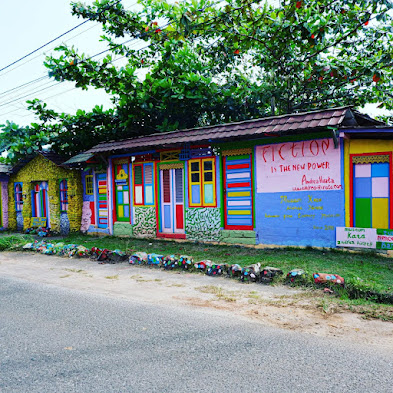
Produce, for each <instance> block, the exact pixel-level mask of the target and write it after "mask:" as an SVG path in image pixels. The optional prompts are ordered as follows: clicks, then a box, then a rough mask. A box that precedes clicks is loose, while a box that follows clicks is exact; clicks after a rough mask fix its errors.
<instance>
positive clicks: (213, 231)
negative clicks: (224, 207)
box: [186, 207, 221, 241]
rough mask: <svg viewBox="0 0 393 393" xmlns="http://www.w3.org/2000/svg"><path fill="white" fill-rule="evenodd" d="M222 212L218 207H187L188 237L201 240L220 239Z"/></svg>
mask: <svg viewBox="0 0 393 393" xmlns="http://www.w3.org/2000/svg"><path fill="white" fill-rule="evenodd" d="M220 232H221V213H220V209H218V208H211V207H205V208H187V209H186V233H187V239H190V240H199V241H219V240H220Z"/></svg>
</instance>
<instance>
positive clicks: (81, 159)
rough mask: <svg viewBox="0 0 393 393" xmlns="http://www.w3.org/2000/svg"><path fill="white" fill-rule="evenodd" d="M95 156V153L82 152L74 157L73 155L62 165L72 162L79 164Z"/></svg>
mask: <svg viewBox="0 0 393 393" xmlns="http://www.w3.org/2000/svg"><path fill="white" fill-rule="evenodd" d="M93 156H94V154H93V153H80V154H78V155H76V156H74V157H71V158H70V159H69V160H67V161H66V162H63V164H62V165H72V164H79V163H81V162H86V161H87V160H89V159H90V158H91V157H93Z"/></svg>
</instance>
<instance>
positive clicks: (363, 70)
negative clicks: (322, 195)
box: [3, 0, 393, 157]
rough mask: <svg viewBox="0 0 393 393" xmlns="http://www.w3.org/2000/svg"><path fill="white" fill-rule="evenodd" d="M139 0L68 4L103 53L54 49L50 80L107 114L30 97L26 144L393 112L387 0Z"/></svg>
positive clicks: (69, 146)
mask: <svg viewBox="0 0 393 393" xmlns="http://www.w3.org/2000/svg"><path fill="white" fill-rule="evenodd" d="M139 3H140V5H141V6H142V7H140V8H138V10H137V11H127V10H125V9H124V7H123V5H122V4H121V2H119V1H116V0H97V1H95V2H93V3H92V4H91V5H84V4H82V3H71V12H72V13H73V14H74V15H76V16H78V17H81V18H85V19H86V18H89V19H90V20H93V21H97V22H99V23H101V24H102V28H103V31H104V35H103V36H102V39H103V40H105V41H106V42H107V44H108V47H109V48H110V50H109V51H108V53H109V54H108V55H107V56H106V57H105V58H103V59H101V60H96V59H95V58H94V56H93V57H89V56H88V55H86V54H83V53H79V52H78V51H77V49H75V48H73V47H67V46H60V47H58V48H57V52H58V55H56V56H51V57H48V58H47V59H46V61H45V65H46V67H47V68H48V70H49V75H50V76H51V77H52V78H54V79H55V80H58V81H64V80H67V81H73V82H75V84H76V86H77V87H78V88H81V89H87V88H89V87H94V88H99V89H104V90H105V91H106V92H107V93H108V94H110V96H111V97H112V101H113V104H114V108H113V109H111V110H108V111H103V110H102V108H100V107H96V108H94V109H93V110H92V111H91V112H84V111H78V112H77V113H76V114H65V113H56V112H54V111H52V110H50V109H48V108H47V106H46V105H45V104H44V103H41V102H39V101H37V100H35V101H31V104H30V107H31V110H33V111H34V112H35V113H36V114H37V116H38V118H39V122H37V123H36V124H33V125H31V126H30V127H27V129H26V138H27V139H28V140H29V141H32V146H30V147H31V148H33V149H34V148H36V147H37V148H39V147H40V146H42V144H48V143H50V144H52V147H53V149H54V150H55V151H62V152H63V153H65V154H75V153H77V152H78V151H82V150H85V149H88V148H89V147H91V146H92V145H94V144H96V143H98V142H99V141H101V140H107V139H121V138H125V137H131V136H136V135H142V134H148V133H153V132H158V131H161V132H162V131H171V130H174V129H184V128H191V127H196V126H202V125H210V124H217V123H222V122H231V121H240V120H245V119H252V118H257V117H264V116H268V115H279V114H285V113H292V112H298V111H308V110H313V109H320V108H326V107H332V106H343V105H354V106H356V107H360V106H363V105H364V104H366V103H380V106H382V107H385V108H387V109H389V110H390V109H392V108H393V95H392V94H391V93H390V92H391V91H392V64H393V49H392V45H391V42H393V34H392V33H393V23H392V11H391V10H392V8H393V5H392V3H391V1H390V0H353V1H348V2H343V1H337V0H320V1H315V0H302V1H293V0H292V1H288V0H281V1H266V2H265V1H262V2H261V1H252V0H229V1H227V2H218V1H212V0H185V1H181V2H171V3H167V2H166V1H164V0H162V1H161V0H140V1H139ZM130 42H132V43H133V45H132V46H130ZM135 43H140V45H139V47H137V48H136V49H135V48H134V49H133V47H135ZM121 56H124V58H125V59H126V60H123V64H122V65H121V66H117V65H116V64H115V63H114V60H115V59H117V58H118V57H121ZM12 127H16V128H18V127H17V126H12ZM10 129H11V126H10V124H9V125H7V126H6V127H4V128H3V130H5V132H7V131H9V130H10ZM21 134H23V133H21ZM37 134H38V135H39V136H40V137H38V138H36V139H34V140H33V139H32V135H37ZM3 135H4V134H3ZM10 149H11V152H12V153H14V156H13V157H16V156H18V154H23V152H24V151H23V149H22V150H19V151H17V150H15V149H14V150H13V147H12V146H11V148H10ZM12 150H13V151H12Z"/></svg>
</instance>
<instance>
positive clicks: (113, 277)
mask: <svg viewBox="0 0 393 393" xmlns="http://www.w3.org/2000/svg"><path fill="white" fill-rule="evenodd" d="M105 278H107V279H108V280H118V279H119V275H118V274H116V275H114V276H105Z"/></svg>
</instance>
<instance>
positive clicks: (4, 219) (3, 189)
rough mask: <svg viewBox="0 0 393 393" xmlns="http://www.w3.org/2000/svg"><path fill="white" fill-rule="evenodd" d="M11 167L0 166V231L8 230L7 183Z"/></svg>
mask: <svg viewBox="0 0 393 393" xmlns="http://www.w3.org/2000/svg"><path fill="white" fill-rule="evenodd" d="M10 172H11V166H9V165H4V164H0V201H1V203H0V231H2V230H5V229H8V181H9V177H10Z"/></svg>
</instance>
